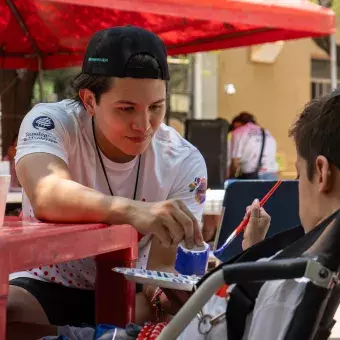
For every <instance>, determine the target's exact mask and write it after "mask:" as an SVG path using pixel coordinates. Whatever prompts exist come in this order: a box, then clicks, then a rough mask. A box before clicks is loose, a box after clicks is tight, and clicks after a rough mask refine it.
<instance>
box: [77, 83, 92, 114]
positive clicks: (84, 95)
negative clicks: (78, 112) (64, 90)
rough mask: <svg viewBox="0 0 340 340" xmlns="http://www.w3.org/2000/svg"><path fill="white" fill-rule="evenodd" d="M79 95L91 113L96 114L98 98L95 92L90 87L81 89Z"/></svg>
mask: <svg viewBox="0 0 340 340" xmlns="http://www.w3.org/2000/svg"><path fill="white" fill-rule="evenodd" d="M79 97H80V99H81V101H82V102H83V105H84V107H85V109H86V111H87V112H88V113H89V114H90V115H91V116H94V114H95V109H94V108H95V105H96V98H95V96H94V93H93V92H92V91H90V90H89V89H81V90H79Z"/></svg>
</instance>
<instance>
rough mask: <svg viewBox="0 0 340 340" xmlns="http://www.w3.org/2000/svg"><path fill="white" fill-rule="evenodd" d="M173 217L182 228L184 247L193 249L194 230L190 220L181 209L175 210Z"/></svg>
mask: <svg viewBox="0 0 340 340" xmlns="http://www.w3.org/2000/svg"><path fill="white" fill-rule="evenodd" d="M173 217H174V219H175V220H176V221H177V222H178V223H179V224H180V225H181V227H182V228H183V234H184V235H183V236H184V241H185V245H186V247H187V248H189V249H191V248H193V247H194V245H195V241H194V228H193V223H192V220H191V219H190V217H189V216H188V215H187V214H185V212H184V211H182V210H181V209H176V210H175V211H174V212H173Z"/></svg>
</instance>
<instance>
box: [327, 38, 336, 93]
mask: <svg viewBox="0 0 340 340" xmlns="http://www.w3.org/2000/svg"><path fill="white" fill-rule="evenodd" d="M329 40H330V58H331V84H332V91H333V90H334V89H336V88H337V87H338V70H337V55H336V54H337V53H336V52H337V51H336V50H337V48H336V37H335V34H332V35H331V36H330V37H329Z"/></svg>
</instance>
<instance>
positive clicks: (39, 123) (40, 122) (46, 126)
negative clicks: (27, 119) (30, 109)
mask: <svg viewBox="0 0 340 340" xmlns="http://www.w3.org/2000/svg"><path fill="white" fill-rule="evenodd" d="M32 125H33V127H34V128H35V129H37V130H43V131H48V130H53V129H54V128H55V125H54V121H53V120H52V119H51V118H50V117H47V116H40V117H37V118H35V119H34V121H33V123H32Z"/></svg>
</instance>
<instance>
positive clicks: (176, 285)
mask: <svg viewBox="0 0 340 340" xmlns="http://www.w3.org/2000/svg"><path fill="white" fill-rule="evenodd" d="M112 270H113V271H115V272H117V273H121V274H123V275H125V277H126V279H127V280H130V281H134V282H136V283H141V284H149V285H153V286H158V287H162V288H169V289H178V290H185V291H192V289H193V287H194V286H195V285H196V283H197V282H198V281H199V280H200V278H199V277H198V276H189V275H181V274H174V273H166V272H159V271H154V270H145V269H137V268H125V267H116V268H113V269H112Z"/></svg>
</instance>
